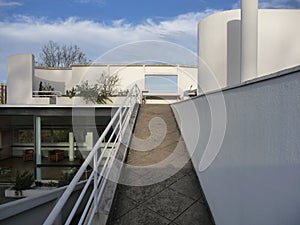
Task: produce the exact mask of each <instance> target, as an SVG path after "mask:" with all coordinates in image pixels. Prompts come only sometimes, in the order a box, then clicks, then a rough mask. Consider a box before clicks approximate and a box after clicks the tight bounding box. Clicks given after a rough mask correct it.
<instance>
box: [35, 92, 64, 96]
mask: <svg viewBox="0 0 300 225" xmlns="http://www.w3.org/2000/svg"><path fill="white" fill-rule="evenodd" d="M32 94H33V97H55V96H62V92H61V91H32Z"/></svg>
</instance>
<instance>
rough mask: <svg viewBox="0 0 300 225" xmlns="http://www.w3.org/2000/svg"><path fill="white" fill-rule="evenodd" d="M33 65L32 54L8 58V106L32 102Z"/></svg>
mask: <svg viewBox="0 0 300 225" xmlns="http://www.w3.org/2000/svg"><path fill="white" fill-rule="evenodd" d="M33 63H34V58H33V55H31V54H18V55H12V56H9V57H8V58H7V104H30V103H31V102H32V86H33V80H32V77H33ZM17 84H18V87H16V85H17Z"/></svg>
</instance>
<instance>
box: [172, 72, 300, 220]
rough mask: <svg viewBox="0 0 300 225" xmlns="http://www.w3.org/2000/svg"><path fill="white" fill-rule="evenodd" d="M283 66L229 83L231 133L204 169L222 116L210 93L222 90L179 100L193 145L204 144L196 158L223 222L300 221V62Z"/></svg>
mask: <svg viewBox="0 0 300 225" xmlns="http://www.w3.org/2000/svg"><path fill="white" fill-rule="evenodd" d="M282 73H283V74H286V75H282V76H280V74H279V75H275V76H272V79H266V77H265V78H260V79H259V81H255V82H253V83H251V84H249V85H240V86H237V87H235V88H232V89H228V90H223V96H224V99H225V103H226V112H227V120H226V122H227V126H226V132H225V134H224V140H223V143H222V145H221V148H220V151H219V153H218V154H217V156H216V158H215V160H214V161H213V162H212V164H211V165H210V166H209V167H208V168H207V169H205V170H204V171H202V172H200V171H199V163H200V160H201V159H202V157H203V154H204V152H205V151H206V150H205V149H206V147H207V143H208V142H209V139H210V138H211V128H212V124H214V123H216V121H218V119H220V118H213V119H212V118H211V105H209V103H208V101H207V99H208V98H212V99H214V98H215V97H216V95H218V94H219V93H212V94H209V95H208V96H201V97H197V98H194V99H193V100H189V101H184V102H181V103H176V104H173V105H172V109H173V111H174V114H175V116H176V119H177V121H178V124H179V126H180V129H181V133H182V136H183V138H184V140H185V142H186V145H187V148H188V150H189V152H190V153H191V152H192V151H193V149H194V148H195V149H196V150H195V152H194V153H193V154H192V155H191V157H192V161H193V164H194V166H195V170H196V172H197V175H198V177H199V179H200V182H201V185H202V188H203V191H204V193H205V196H206V199H207V201H208V203H209V207H210V209H211V212H212V215H213V217H214V220H215V222H216V224H222V225H232V224H243V225H253V224H264V225H274V224H289V225H297V224H299V221H300V214H299V208H300V195H299V187H300V175H299V171H300V139H299V133H300V120H299V116H300V98H299V90H300V67H297V68H295V69H291V70H289V71H285V72H282ZM194 109H197V110H194ZM221 117H222V116H221ZM197 121H199V122H197ZM215 132H222V131H221V130H220V131H218V130H215ZM210 150H211V149H208V151H207V152H206V154H207V155H210V154H211V152H210Z"/></svg>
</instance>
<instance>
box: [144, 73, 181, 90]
mask: <svg viewBox="0 0 300 225" xmlns="http://www.w3.org/2000/svg"><path fill="white" fill-rule="evenodd" d="M177 83H178V79H177V75H159V74H146V75H145V89H146V90H147V91H149V92H152V93H177V92H178V85H177Z"/></svg>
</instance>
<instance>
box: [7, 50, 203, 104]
mask: <svg viewBox="0 0 300 225" xmlns="http://www.w3.org/2000/svg"><path fill="white" fill-rule="evenodd" d="M16 62H18V63H17V64H16ZM197 71H198V68H197V67H196V66H187V65H166V64H156V65H155V64H148V65H147V64H131V65H126V64H119V65H118V64H112V65H109V64H108V65H103V64H91V65H73V66H72V67H71V68H42V67H35V66H34V57H33V55H31V54H24V55H13V56H10V57H9V58H8V64H7V86H8V88H7V89H8V98H7V104H9V105H14V104H24V105H34V104H38V105H39V104H44V105H48V104H50V99H51V98H50V97H48V98H45V97H40V96H39V95H38V91H39V84H40V82H42V83H44V84H48V85H51V86H52V87H53V88H54V92H52V94H53V95H55V96H53V97H54V98H55V100H54V101H53V103H54V104H56V105H81V104H86V103H85V102H84V101H82V100H80V99H76V100H74V99H70V98H69V97H66V96H65V95H66V91H67V90H70V89H71V88H72V87H75V86H76V85H80V84H81V82H82V81H86V80H88V81H89V82H90V83H91V84H92V83H95V82H97V79H99V77H100V75H101V74H102V73H104V74H107V75H115V74H117V75H118V77H119V85H118V86H117V89H118V90H119V91H120V92H124V91H126V90H129V89H131V87H132V86H133V85H134V84H137V85H138V86H139V88H140V89H141V90H142V91H148V92H149V95H152V96H155V95H160V96H163V97H162V98H163V99H165V100H167V101H168V100H171V101H172V100H173V102H174V98H175V100H177V98H178V99H182V98H183V97H184V92H185V91H187V90H191V89H197V82H198V78H197ZM117 94H118V93H116V95H117ZM116 101H117V103H120V100H116ZM51 103H52V102H51Z"/></svg>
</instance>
